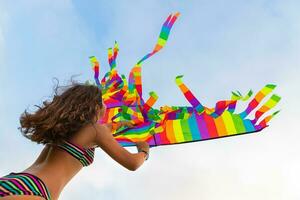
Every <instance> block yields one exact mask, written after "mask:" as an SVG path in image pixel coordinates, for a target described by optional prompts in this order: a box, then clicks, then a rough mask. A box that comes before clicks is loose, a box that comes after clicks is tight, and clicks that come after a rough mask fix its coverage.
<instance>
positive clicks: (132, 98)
mask: <svg viewBox="0 0 300 200" xmlns="http://www.w3.org/2000/svg"><path fill="white" fill-rule="evenodd" d="M178 16H179V13H178V12H177V13H175V14H174V15H172V14H171V15H169V16H168V18H167V20H166V21H165V22H164V23H163V26H162V29H161V32H160V34H159V38H158V41H157V43H156V45H155V47H154V49H153V50H152V51H151V52H150V53H148V54H146V55H145V56H144V57H143V58H142V59H140V60H139V61H138V62H137V63H136V64H135V66H134V67H133V68H132V70H131V71H130V74H129V78H128V82H127V80H126V77H125V76H124V75H121V76H119V75H118V72H117V70H116V63H115V59H116V56H117V53H118V50H119V48H118V45H117V43H115V47H114V50H112V48H110V49H109V52H108V60H109V65H110V66H111V70H110V71H109V72H107V73H106V74H105V75H104V77H103V78H102V80H101V87H102V92H103V96H102V98H103V101H104V103H105V104H106V107H107V110H106V113H105V116H104V117H103V118H102V119H101V120H100V122H99V123H107V122H112V121H122V120H130V121H132V122H133V123H135V124H136V126H135V127H134V128H122V129H120V130H117V131H116V132H114V133H113V135H114V137H115V138H116V140H117V141H118V142H119V143H120V144H121V145H122V146H134V145H135V142H137V141H147V142H148V143H149V145H150V146H159V145H169V144H179V143H186V142H193V141H202V140H209V139H216V138H222V137H227V136H233V135H241V134H249V133H252V132H258V131H261V130H262V129H264V128H265V127H267V126H268V125H267V123H268V122H269V121H270V120H271V119H272V118H273V117H274V116H275V115H276V114H277V113H278V112H279V111H276V112H274V113H273V114H271V115H269V116H267V117H265V118H263V119H262V120H261V121H260V122H258V120H259V119H260V118H261V117H262V116H263V115H264V114H265V113H266V112H268V111H270V110H271V109H272V108H273V107H275V106H276V105H277V103H278V102H279V101H280V97H279V96H278V95H276V94H273V95H272V96H271V98H269V99H268V100H267V101H266V102H265V103H264V104H263V105H262V106H261V107H260V108H258V109H257V110H256V112H255V118H254V119H252V120H250V119H248V118H247V116H248V115H249V114H250V113H251V112H252V111H253V110H255V109H256V108H257V107H258V106H259V104H260V103H261V102H262V100H263V99H264V98H266V97H267V96H268V95H269V94H270V93H271V92H273V90H274V89H275V87H276V86H275V85H274V84H267V85H266V86H265V87H263V88H262V89H261V90H260V91H258V92H257V94H256V95H255V96H254V98H253V99H252V100H250V102H249V103H248V106H247V107H246V109H245V110H244V111H243V112H241V113H235V108H236V105H237V103H238V102H240V101H248V100H249V99H250V97H251V96H252V94H253V92H252V90H250V91H249V92H248V93H247V94H246V95H245V96H243V95H242V94H241V93H240V92H239V91H236V92H232V96H231V99H229V100H221V101H218V102H217V103H216V105H215V107H213V108H208V107H205V106H204V105H202V104H201V102H200V101H199V100H198V99H197V98H196V97H195V95H194V94H193V93H192V91H191V90H190V89H189V88H188V87H187V85H185V84H184V83H183V81H182V78H183V76H182V75H180V76H177V77H176V78H175V82H176V84H177V86H178V87H179V89H180V91H181V92H182V94H183V96H184V97H185V98H186V99H187V101H188V102H189V103H190V104H191V106H163V107H161V108H160V109H156V108H154V107H153V106H154V104H155V102H156V101H157V99H158V96H157V95H156V93H155V92H150V97H149V98H148V99H147V101H144V99H143V95H142V77H141V65H142V63H143V62H144V61H145V60H146V59H148V58H149V57H151V56H152V55H154V54H155V53H157V52H158V51H159V50H161V49H162V48H163V47H164V46H165V45H166V42H167V39H168V37H169V34H170V30H171V28H172V27H173V25H174V23H175V21H176V20H177V18H178ZM91 62H92V64H93V69H94V72H95V76H94V77H95V80H97V79H98V76H99V72H98V71H97V70H98V69H99V62H98V61H97V59H96V58H95V57H91ZM96 83H97V84H99V81H98V82H97V81H96Z"/></svg>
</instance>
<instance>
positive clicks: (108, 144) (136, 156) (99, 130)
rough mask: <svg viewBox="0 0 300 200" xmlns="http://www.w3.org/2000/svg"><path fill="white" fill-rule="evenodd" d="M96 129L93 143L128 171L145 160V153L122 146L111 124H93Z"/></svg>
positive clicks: (133, 169)
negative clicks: (115, 136)
mask: <svg viewBox="0 0 300 200" xmlns="http://www.w3.org/2000/svg"><path fill="white" fill-rule="evenodd" d="M94 127H95V129H96V136H95V143H96V144H97V145H98V146H99V147H101V148H102V149H103V150H104V151H105V152H106V153H107V154H108V155H109V156H110V157H111V158H112V159H114V160H115V161H116V162H118V163H119V164H120V165H122V166H123V167H125V168H127V169H128V170H130V171H135V170H136V169H138V168H139V167H140V166H141V165H142V164H143V163H144V161H145V153H144V152H139V153H131V152H129V151H128V150H127V149H125V148H124V147H122V146H121V145H120V144H119V143H118V142H117V141H116V139H115V138H114V137H113V135H112V132H111V128H112V127H111V125H110V124H108V125H104V124H98V123H96V124H94Z"/></svg>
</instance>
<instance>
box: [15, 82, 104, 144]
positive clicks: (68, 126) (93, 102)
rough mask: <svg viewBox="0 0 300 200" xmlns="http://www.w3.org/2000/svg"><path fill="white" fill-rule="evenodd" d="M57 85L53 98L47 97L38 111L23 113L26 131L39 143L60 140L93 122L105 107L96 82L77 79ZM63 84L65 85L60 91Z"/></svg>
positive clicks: (60, 141) (21, 119)
mask: <svg viewBox="0 0 300 200" xmlns="http://www.w3.org/2000/svg"><path fill="white" fill-rule="evenodd" d="M71 82H72V84H71V85H66V86H60V87H59V86H58V85H57V86H56V87H55V94H54V97H53V100H52V101H50V102H49V101H47V100H46V101H43V105H42V107H40V106H37V105H35V106H37V107H38V108H39V109H38V110H37V111H35V112H34V113H28V112H27V111H26V109H25V111H24V113H22V114H21V116H20V124H21V127H18V129H20V130H21V132H22V134H23V135H24V136H25V137H26V138H28V139H30V140H31V141H34V142H36V143H38V144H40V143H41V144H46V143H54V144H60V143H62V142H63V141H64V140H68V139H70V138H71V137H72V136H73V135H74V134H75V133H76V132H78V131H79V130H80V129H81V128H82V127H84V126H85V125H87V124H89V123H93V122H95V121H94V120H95V117H96V116H97V112H98V109H97V107H98V108H100V109H102V107H103V105H102V92H101V89H99V88H98V87H97V86H96V85H91V84H89V85H88V84H85V83H84V84H83V83H78V82H73V81H72V80H71ZM59 88H65V89H64V90H62V93H61V94H59V93H58V89H59Z"/></svg>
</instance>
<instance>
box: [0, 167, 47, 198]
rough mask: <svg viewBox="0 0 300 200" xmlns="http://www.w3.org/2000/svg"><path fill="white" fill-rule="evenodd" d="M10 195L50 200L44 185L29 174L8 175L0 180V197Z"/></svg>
mask: <svg viewBox="0 0 300 200" xmlns="http://www.w3.org/2000/svg"><path fill="white" fill-rule="evenodd" d="M12 195H33V196H40V197H43V198H45V199H46V200H51V195H50V192H49V190H48V189H47V187H46V185H45V183H44V182H43V181H42V180H41V179H40V178H38V177H37V176H35V175H33V174H29V173H14V172H12V173H10V174H8V175H6V176H4V177H2V178H0V197H6V196H12Z"/></svg>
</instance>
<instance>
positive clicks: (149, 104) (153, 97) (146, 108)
mask: <svg viewBox="0 0 300 200" xmlns="http://www.w3.org/2000/svg"><path fill="white" fill-rule="evenodd" d="M149 95H150V97H149V99H148V100H147V101H146V103H145V104H144V106H143V112H144V113H145V114H146V113H148V111H149V110H150V109H151V108H152V106H153V105H154V104H155V102H156V101H157V99H158V96H157V94H156V93H155V92H150V93H149Z"/></svg>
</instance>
